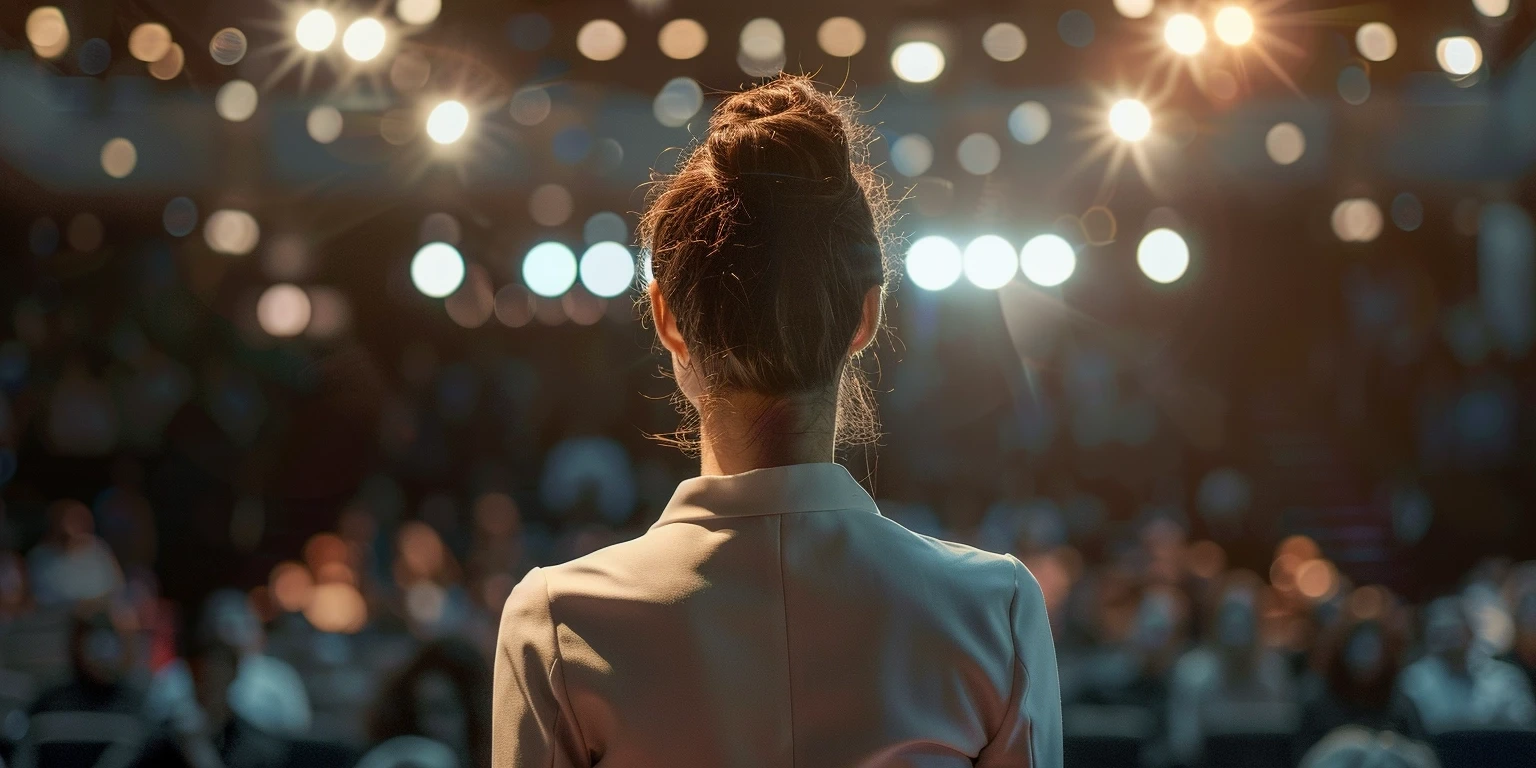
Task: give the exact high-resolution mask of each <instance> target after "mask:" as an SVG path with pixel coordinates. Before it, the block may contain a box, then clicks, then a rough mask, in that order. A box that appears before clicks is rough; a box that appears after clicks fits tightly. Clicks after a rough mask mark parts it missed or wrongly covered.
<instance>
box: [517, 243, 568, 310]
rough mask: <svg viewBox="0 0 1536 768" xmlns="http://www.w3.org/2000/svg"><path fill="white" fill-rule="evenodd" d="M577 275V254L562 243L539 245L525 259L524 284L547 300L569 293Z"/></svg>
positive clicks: (529, 250) (531, 249)
mask: <svg viewBox="0 0 1536 768" xmlns="http://www.w3.org/2000/svg"><path fill="white" fill-rule="evenodd" d="M576 273H577V267H576V254H574V253H571V249H569V248H567V247H565V246H564V245H562V244H560V243H556V242H543V243H539V244H538V245H535V246H534V247H532V248H530V249H528V255H526V256H524V257H523V284H524V285H526V286H528V290H530V291H533V292H534V293H535V294H538V295H539V296H543V297H544V298H546V299H553V298H555V297H557V296H559V295H560V294H562V293H565V292H566V291H569V290H570V289H571V286H572V285H574V284H575V283H576Z"/></svg>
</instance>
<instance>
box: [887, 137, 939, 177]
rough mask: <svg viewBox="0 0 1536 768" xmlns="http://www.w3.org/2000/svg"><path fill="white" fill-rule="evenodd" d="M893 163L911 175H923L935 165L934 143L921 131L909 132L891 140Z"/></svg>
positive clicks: (901, 172) (897, 170) (897, 169)
mask: <svg viewBox="0 0 1536 768" xmlns="http://www.w3.org/2000/svg"><path fill="white" fill-rule="evenodd" d="M891 165H892V166H893V167H895V168H896V172H897V173H899V174H901V175H903V176H909V177H916V176H921V175H923V174H925V173H927V172H928V169H929V167H931V166H932V165H933V143H932V142H930V141H928V137H926V136H924V135H922V134H920V133H909V134H907V135H905V136H902V137H901V138H899V139H897V140H895V141H893V142H891Z"/></svg>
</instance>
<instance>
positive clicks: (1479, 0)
mask: <svg viewBox="0 0 1536 768" xmlns="http://www.w3.org/2000/svg"><path fill="white" fill-rule="evenodd" d="M1472 7H1473V8H1476V9H1477V12H1478V13H1481V14H1482V15H1484V16H1487V17H1488V18H1490V19H1496V18H1498V17H1500V16H1503V15H1504V14H1506V13H1509V0H1472Z"/></svg>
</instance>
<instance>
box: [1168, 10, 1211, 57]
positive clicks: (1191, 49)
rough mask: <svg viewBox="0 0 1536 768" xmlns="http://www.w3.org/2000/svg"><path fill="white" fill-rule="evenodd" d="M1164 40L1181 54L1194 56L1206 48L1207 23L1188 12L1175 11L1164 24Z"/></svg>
mask: <svg viewBox="0 0 1536 768" xmlns="http://www.w3.org/2000/svg"><path fill="white" fill-rule="evenodd" d="M1163 41H1164V42H1166V43H1168V47H1169V48H1172V49H1173V52H1174V53H1177V54H1179V55H1180V56H1193V55H1195V54H1197V53H1199V52H1200V51H1202V50H1204V49H1205V24H1204V23H1203V22H1201V21H1200V20H1199V19H1197V18H1195V17H1194V16H1192V15H1190V14H1187V13H1175V14H1174V15H1172V16H1169V17H1168V21H1167V22H1166V23H1165V24H1163Z"/></svg>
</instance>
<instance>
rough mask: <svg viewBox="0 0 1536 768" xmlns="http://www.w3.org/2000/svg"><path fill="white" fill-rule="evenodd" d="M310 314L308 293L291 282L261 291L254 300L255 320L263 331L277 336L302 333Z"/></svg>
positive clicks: (307, 324) (282, 336)
mask: <svg viewBox="0 0 1536 768" xmlns="http://www.w3.org/2000/svg"><path fill="white" fill-rule="evenodd" d="M312 314H313V308H312V307H311V306H310V302H309V294H307V293H305V292H304V289H303V288H300V287H298V286H297V285H293V284H292V283H278V284H277V285H274V286H272V287H270V288H268V289H267V290H265V291H262V293H261V298H260V299H257V301H256V321H257V322H258V323H260V324H261V329H262V330H263V331H266V332H267V333H268V334H270V335H272V336H277V337H279V338H287V337H290V336H297V335H299V334H301V333H303V332H304V329H305V328H308V327H309V320H310V317H311V316H312Z"/></svg>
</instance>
